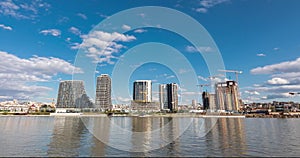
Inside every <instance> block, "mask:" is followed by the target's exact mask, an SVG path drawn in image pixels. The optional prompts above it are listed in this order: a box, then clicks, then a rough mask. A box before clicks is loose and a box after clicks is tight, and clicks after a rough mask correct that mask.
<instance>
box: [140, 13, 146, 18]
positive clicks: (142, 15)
mask: <svg viewBox="0 0 300 158" xmlns="http://www.w3.org/2000/svg"><path fill="white" fill-rule="evenodd" d="M138 16H140V17H142V18H145V17H146V14H145V13H140V14H138Z"/></svg>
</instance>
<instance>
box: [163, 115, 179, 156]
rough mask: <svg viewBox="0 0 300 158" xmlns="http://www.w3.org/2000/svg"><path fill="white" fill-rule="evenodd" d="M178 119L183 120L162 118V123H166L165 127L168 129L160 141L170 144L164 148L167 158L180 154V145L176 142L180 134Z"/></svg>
mask: <svg viewBox="0 0 300 158" xmlns="http://www.w3.org/2000/svg"><path fill="white" fill-rule="evenodd" d="M179 119H183V118H172V117H168V118H164V121H166V122H167V124H166V125H168V126H167V127H168V129H167V130H166V131H165V137H162V139H165V140H166V141H167V142H170V144H168V145H167V146H166V149H167V153H168V155H169V156H176V155H177V154H176V153H177V152H179V153H180V151H179V150H180V147H179V146H180V144H179V141H176V139H177V138H178V137H179V134H180V131H179V130H180V129H179V128H180V127H179V126H180V123H179ZM181 123H182V122H181Z"/></svg>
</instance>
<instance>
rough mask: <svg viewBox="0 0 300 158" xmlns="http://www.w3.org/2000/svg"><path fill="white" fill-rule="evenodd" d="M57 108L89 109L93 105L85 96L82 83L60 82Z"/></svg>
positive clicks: (72, 81)
mask: <svg viewBox="0 0 300 158" xmlns="http://www.w3.org/2000/svg"><path fill="white" fill-rule="evenodd" d="M56 107H57V108H90V107H94V104H93V103H92V101H91V100H90V99H89V97H88V96H87V95H86V92H85V89H84V83H83V81H75V80H70V81H61V82H60V84H59V89H58V96H57V104H56Z"/></svg>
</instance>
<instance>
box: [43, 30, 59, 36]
mask: <svg viewBox="0 0 300 158" xmlns="http://www.w3.org/2000/svg"><path fill="white" fill-rule="evenodd" d="M40 33H41V34H43V35H52V36H60V35H61V31H60V30H58V29H48V30H42V31H40Z"/></svg>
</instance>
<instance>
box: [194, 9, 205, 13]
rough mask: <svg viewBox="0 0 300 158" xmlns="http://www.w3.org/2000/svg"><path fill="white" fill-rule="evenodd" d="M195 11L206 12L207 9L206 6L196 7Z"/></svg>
mask: <svg viewBox="0 0 300 158" xmlns="http://www.w3.org/2000/svg"><path fill="white" fill-rule="evenodd" d="M196 12H199V13H206V12H207V9H206V8H197V9H196Z"/></svg>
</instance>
